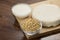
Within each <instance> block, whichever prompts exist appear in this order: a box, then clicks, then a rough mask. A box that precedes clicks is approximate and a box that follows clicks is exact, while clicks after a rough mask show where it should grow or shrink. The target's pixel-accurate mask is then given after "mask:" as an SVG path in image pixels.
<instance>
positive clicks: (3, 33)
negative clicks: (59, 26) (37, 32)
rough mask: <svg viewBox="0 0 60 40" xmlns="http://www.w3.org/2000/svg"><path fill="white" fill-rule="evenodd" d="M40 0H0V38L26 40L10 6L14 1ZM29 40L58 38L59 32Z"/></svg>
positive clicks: (1, 39) (28, 1)
mask: <svg viewBox="0 0 60 40" xmlns="http://www.w3.org/2000/svg"><path fill="white" fill-rule="evenodd" d="M39 1H42V0H0V40H27V39H26V38H25V36H24V34H23V32H22V31H21V30H20V29H19V24H18V23H17V21H16V19H15V17H14V16H13V15H12V12H11V7H12V6H13V5H14V4H16V3H28V4H31V3H35V2H39ZM31 40H60V33H58V34H54V35H51V36H48V37H44V38H37V39H31Z"/></svg>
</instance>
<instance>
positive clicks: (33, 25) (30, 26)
mask: <svg viewBox="0 0 60 40" xmlns="http://www.w3.org/2000/svg"><path fill="white" fill-rule="evenodd" d="M40 27H41V25H40V22H39V21H38V20H36V19H33V18H26V19H24V20H23V21H22V23H21V28H22V29H23V30H24V31H27V32H34V31H36V30H38V29H39V28H40Z"/></svg>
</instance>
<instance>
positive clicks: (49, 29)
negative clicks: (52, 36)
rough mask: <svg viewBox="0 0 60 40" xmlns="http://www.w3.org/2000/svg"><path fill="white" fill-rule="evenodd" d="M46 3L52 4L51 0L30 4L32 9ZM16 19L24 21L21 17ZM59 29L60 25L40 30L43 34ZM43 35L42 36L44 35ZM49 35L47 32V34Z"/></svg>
mask: <svg viewBox="0 0 60 40" xmlns="http://www.w3.org/2000/svg"><path fill="white" fill-rule="evenodd" d="M43 3H44V4H46V3H48V4H52V3H51V2H49V1H43V2H37V3H33V4H30V6H31V7H32V9H34V7H35V6H37V5H40V4H43ZM53 4H54V3H53ZM16 19H17V21H18V22H19V24H20V23H21V22H22V20H21V19H20V18H18V17H16ZM57 29H60V26H57V27H53V28H42V30H41V31H40V33H39V34H40V35H41V34H42V35H43V34H44V33H45V34H46V33H48V32H51V31H52V32H53V31H54V30H57ZM42 35H41V36H42ZM46 35H47V34H46ZM26 37H27V38H30V36H29V35H26Z"/></svg>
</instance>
